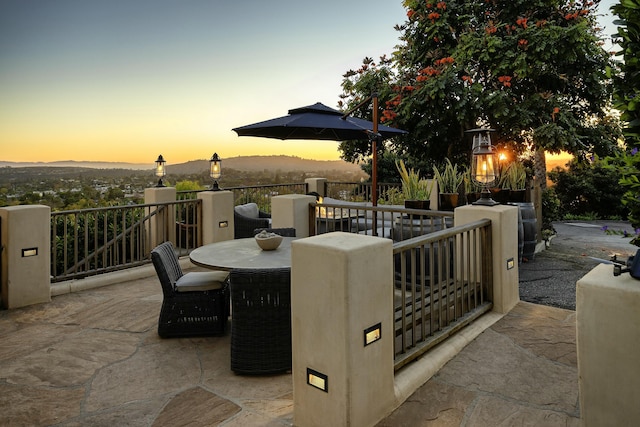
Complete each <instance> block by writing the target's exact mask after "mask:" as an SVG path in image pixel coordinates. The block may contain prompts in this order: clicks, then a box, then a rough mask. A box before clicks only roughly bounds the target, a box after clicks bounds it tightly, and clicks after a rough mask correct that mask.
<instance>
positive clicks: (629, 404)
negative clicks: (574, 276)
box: [576, 264, 640, 426]
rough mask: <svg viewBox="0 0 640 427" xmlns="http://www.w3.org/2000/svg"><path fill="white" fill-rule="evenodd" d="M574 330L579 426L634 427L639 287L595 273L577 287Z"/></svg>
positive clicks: (639, 413)
mask: <svg viewBox="0 0 640 427" xmlns="http://www.w3.org/2000/svg"><path fill="white" fill-rule="evenodd" d="M576 325H577V333H576V339H577V351H578V384H579V388H580V418H581V420H582V425H584V426H632V425H637V424H638V420H640V405H639V404H638V403H639V402H640V366H639V364H638V356H640V281H638V280H637V279H634V278H632V277H631V276H630V275H629V274H628V273H624V274H622V275H620V276H617V277H615V276H614V275H613V266H612V265H605V264H600V265H598V266H597V267H595V268H594V269H593V270H591V271H590V272H589V273H587V274H586V275H585V276H584V277H583V278H581V279H580V280H578V282H577V288H576Z"/></svg>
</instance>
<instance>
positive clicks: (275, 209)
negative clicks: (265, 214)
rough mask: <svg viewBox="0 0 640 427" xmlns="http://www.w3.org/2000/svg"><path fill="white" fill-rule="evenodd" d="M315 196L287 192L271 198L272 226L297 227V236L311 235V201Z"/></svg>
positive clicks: (314, 199)
mask: <svg viewBox="0 0 640 427" xmlns="http://www.w3.org/2000/svg"><path fill="white" fill-rule="evenodd" d="M315 201H316V198H315V197H314V196H306V195H302V194H285V195H282V196H274V197H272V198H271V227H273V228H287V227H293V228H295V229H296V237H308V236H309V203H315Z"/></svg>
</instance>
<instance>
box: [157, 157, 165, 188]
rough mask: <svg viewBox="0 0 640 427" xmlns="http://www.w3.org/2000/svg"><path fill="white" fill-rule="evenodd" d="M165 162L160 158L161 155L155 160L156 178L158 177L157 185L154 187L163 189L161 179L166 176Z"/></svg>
mask: <svg viewBox="0 0 640 427" xmlns="http://www.w3.org/2000/svg"><path fill="white" fill-rule="evenodd" d="M166 163H167V162H166V161H165V160H164V157H162V154H160V155H159V156H158V160H156V176H157V177H158V184H157V185H156V187H164V186H165V185H164V184H163V183H162V178H164V176H165V175H166V174H167V169H166V167H165V164H166Z"/></svg>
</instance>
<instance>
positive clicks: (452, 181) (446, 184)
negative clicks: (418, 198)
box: [433, 159, 464, 211]
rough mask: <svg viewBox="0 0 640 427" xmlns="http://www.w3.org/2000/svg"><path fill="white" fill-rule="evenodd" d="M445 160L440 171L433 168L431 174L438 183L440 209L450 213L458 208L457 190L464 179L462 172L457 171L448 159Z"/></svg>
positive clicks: (456, 167)
mask: <svg viewBox="0 0 640 427" xmlns="http://www.w3.org/2000/svg"><path fill="white" fill-rule="evenodd" d="M445 160H446V163H445V165H444V167H443V168H442V170H439V169H438V168H437V167H435V166H434V167H433V174H434V177H435V179H436V182H437V183H438V191H439V194H438V197H439V199H440V209H442V210H451V211H452V210H453V209H455V208H456V206H458V190H459V188H460V184H462V181H463V179H464V177H463V172H462V171H458V165H454V164H452V163H451V160H449V159H445Z"/></svg>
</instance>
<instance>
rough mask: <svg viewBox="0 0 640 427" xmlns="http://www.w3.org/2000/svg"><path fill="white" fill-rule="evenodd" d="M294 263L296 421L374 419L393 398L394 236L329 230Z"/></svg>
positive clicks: (306, 243) (297, 250)
mask: <svg viewBox="0 0 640 427" xmlns="http://www.w3.org/2000/svg"><path fill="white" fill-rule="evenodd" d="M291 262H292V264H291V325H292V345H293V369H292V374H293V400H294V405H293V407H294V424H295V425H300V426H373V425H375V424H376V423H377V422H379V421H380V420H381V419H382V418H383V417H385V416H386V415H388V414H389V413H390V412H391V411H392V410H393V409H394V407H395V406H396V403H397V402H396V397H395V393H394V371H393V340H394V333H393V329H394V328H393V314H392V313H393V286H392V283H393V242H392V241H391V239H381V238H376V237H371V236H363V235H358V234H354V233H343V232H333V233H326V234H322V235H318V236H313V237H309V238H307V239H300V240H295V241H294V242H293V243H292V245H291Z"/></svg>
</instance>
